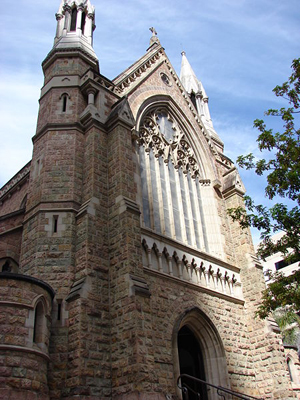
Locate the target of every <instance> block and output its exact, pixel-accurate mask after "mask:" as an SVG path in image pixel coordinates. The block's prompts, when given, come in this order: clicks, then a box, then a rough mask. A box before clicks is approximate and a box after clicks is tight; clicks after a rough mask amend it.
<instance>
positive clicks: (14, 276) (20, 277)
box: [0, 272, 55, 299]
mask: <svg viewBox="0 0 300 400" xmlns="http://www.w3.org/2000/svg"><path fill="white" fill-rule="evenodd" d="M0 279H10V280H15V281H24V282H28V283H31V284H34V285H37V286H40V287H41V288H43V289H45V290H46V291H47V292H48V293H49V294H50V296H51V298H52V299H53V298H54V296H55V292H54V290H53V289H52V287H51V286H50V285H49V284H48V283H46V282H44V281H42V280H40V279H37V278H34V277H33V276H29V275H22V274H15V273H13V272H1V273H0Z"/></svg>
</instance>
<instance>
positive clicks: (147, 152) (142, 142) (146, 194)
mask: <svg viewBox="0 0 300 400" xmlns="http://www.w3.org/2000/svg"><path fill="white" fill-rule="evenodd" d="M135 138H136V140H137V143H138V145H139V160H140V174H141V183H142V203H143V220H144V226H145V227H148V228H150V229H152V230H154V231H156V232H158V233H161V234H164V235H166V236H168V237H172V238H174V239H176V240H179V241H181V242H183V243H186V244H189V245H191V246H193V247H197V248H199V249H205V250H208V249H207V240H206V237H205V236H206V230H205V228H204V218H203V212H202V200H201V196H202V193H201V192H202V189H201V187H202V186H204V185H205V186H206V185H207V184H208V182H209V181H208V180H207V179H206V180H205V179H203V173H202V167H201V164H200V163H199V162H198V160H197V159H196V156H195V154H194V151H193V148H192V146H191V144H190V142H189V139H188V137H187V135H186V133H185V131H184V130H183V129H182V128H181V126H180V125H179V123H178V122H177V120H176V119H175V118H174V117H173V115H172V114H171V113H170V112H169V110H168V109H167V108H165V107H159V108H156V109H152V110H151V111H150V112H148V113H147V114H146V115H145V116H144V118H143V119H142V123H141V126H140V129H139V134H138V135H137V136H136V137H135Z"/></svg>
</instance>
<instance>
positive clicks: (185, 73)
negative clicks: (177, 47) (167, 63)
mask: <svg viewBox="0 0 300 400" xmlns="http://www.w3.org/2000/svg"><path fill="white" fill-rule="evenodd" d="M181 54H182V60H181V70H180V80H181V83H182V85H183V87H184V88H185V90H186V91H187V93H188V94H189V95H190V96H191V99H192V101H193V103H194V105H196V108H197V111H198V114H199V115H200V116H201V117H202V119H203V122H204V124H205V125H208V126H209V127H210V128H212V127H213V124H212V120H211V117H210V112H209V108H208V97H207V94H206V92H205V90H204V87H203V85H202V83H201V81H199V80H198V79H197V77H196V74H195V72H194V71H193V69H192V67H191V65H190V63H189V62H188V59H187V58H186V54H185V52H184V51H183V52H182V53H181Z"/></svg>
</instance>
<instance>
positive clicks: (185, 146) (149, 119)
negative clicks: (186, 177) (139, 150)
mask: <svg viewBox="0 0 300 400" xmlns="http://www.w3.org/2000/svg"><path fill="white" fill-rule="evenodd" d="M164 119H167V120H168V121H169V122H170V123H171V124H172V130H173V133H172V134H170V132H169V134H168V135H166V133H163V132H162V129H161V126H160V123H159V122H160V121H162V123H163V120H164ZM134 138H135V139H136V140H137V143H138V144H139V146H144V148H145V151H146V153H149V152H150V151H151V150H152V151H153V154H154V156H155V157H156V158H159V157H162V158H163V159H164V162H165V163H168V162H169V158H171V160H172V163H173V165H174V167H175V169H178V168H182V170H183V173H184V174H187V173H188V172H190V173H191V177H192V178H195V177H196V176H198V177H200V176H201V172H200V168H199V165H198V162H197V160H196V157H195V155H194V152H193V150H192V148H191V146H190V144H189V143H188V141H187V139H186V135H185V134H184V133H183V132H182V130H181V129H180V127H179V125H178V124H177V122H176V120H175V119H173V118H172V116H171V115H170V113H169V112H168V110H167V109H165V108H157V109H155V110H153V111H151V113H150V114H148V115H147V116H146V117H145V118H144V120H143V124H142V126H141V128H140V132H139V133H138V136H137V137H136V136H134ZM209 182H210V181H209ZM206 183H208V180H207V182H206Z"/></svg>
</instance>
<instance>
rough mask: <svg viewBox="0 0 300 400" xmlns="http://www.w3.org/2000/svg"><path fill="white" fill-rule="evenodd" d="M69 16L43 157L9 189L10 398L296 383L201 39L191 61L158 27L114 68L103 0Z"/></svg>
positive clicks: (3, 208)
mask: <svg viewBox="0 0 300 400" xmlns="http://www.w3.org/2000/svg"><path fill="white" fill-rule="evenodd" d="M56 19H57V31H56V36H55V40H54V46H53V48H52V50H51V51H50V53H49V54H48V56H47V57H46V59H45V60H44V61H43V64H42V67H43V72H44V76H45V81H44V86H43V88H42V90H41V97H40V109H39V115H38V122H37V129H36V134H35V136H34V137H33V155H32V160H31V162H30V163H28V164H27V165H26V166H25V167H24V168H23V169H22V170H21V171H20V172H19V173H18V174H16V176H14V177H13V178H12V179H11V180H10V181H9V182H8V183H7V184H6V185H4V186H3V187H2V189H1V191H0V271H1V272H0V310H1V313H0V320H1V321H0V372H1V373H0V398H1V399H8V400H10V399H20V400H21V399H22V400H50V399H51V400H54V399H64V400H73V399H82V400H99V399H114V400H127V399H136V400H138V399H139V400H163V399H182V398H183V399H186V398H187V397H186V395H185V394H182V391H181V390H180V389H179V387H178V386H177V379H178V377H179V376H180V374H188V375H192V376H196V377H198V378H200V379H202V380H204V381H206V382H208V383H210V384H212V385H215V386H222V387H225V388H228V389H230V390H232V391H238V392H242V393H244V394H245V395H247V396H253V397H255V398H264V399H292V398H294V394H293V389H292V386H291V382H290V379H289V373H288V368H287V364H286V359H285V356H284V349H283V346H282V342H281V338H280V336H279V335H278V333H276V332H274V331H272V330H270V329H269V328H268V325H267V324H266V322H265V321H260V320H258V319H257V318H255V310H256V307H257V305H258V304H259V299H260V292H261V290H262V289H263V288H264V277H263V273H262V268H261V266H260V264H259V263H258V261H257V259H256V257H255V252H254V248H253V245H252V239H251V235H250V232H249V231H247V230H241V229H240V227H239V225H238V224H236V223H233V222H232V221H231V220H230V218H229V217H228V216H227V213H226V210H227V209H228V208H230V207H234V206H238V205H241V204H243V200H242V196H243V194H244V187H243V184H242V182H241V180H240V177H239V175H238V172H237V169H236V167H235V166H234V164H233V163H232V161H231V160H230V159H228V157H226V155H225V154H224V152H223V150H224V149H223V143H222V141H221V139H220V138H219V137H218V135H217V133H216V132H215V130H214V128H213V124H212V121H211V118H210V115H209V109H208V98H207V95H206V93H205V90H204V88H203V86H202V83H201V82H200V81H199V80H198V79H197V78H196V76H195V74H194V72H193V70H192V68H191V66H190V64H189V63H188V60H187V58H186V55H185V54H184V53H183V54H182V69H181V75H180V77H178V76H177V74H176V72H175V71H174V69H173V67H172V65H171V63H170V61H169V59H168V57H167V55H166V53H165V50H164V49H163V47H162V46H161V44H160V42H159V39H158V37H157V34H156V32H155V30H154V29H152V37H151V40H150V47H149V48H148V50H147V51H146V53H145V54H144V55H143V56H142V57H141V58H140V59H139V60H138V61H136V62H135V63H134V64H133V65H132V66H130V67H129V68H128V69H127V70H126V71H124V72H123V73H121V74H120V75H119V76H117V77H116V78H115V79H114V80H113V81H111V80H109V79H107V78H106V77H104V76H102V75H101V74H100V71H99V64H98V59H97V56H96V54H95V53H94V50H93V47H92V40H93V32H94V8H93V6H92V5H91V4H90V1H89V0H86V1H81V0H66V1H62V4H61V6H60V8H59V11H58V13H57V14H56ZM181 384H182V385H183V384H186V385H187V386H189V387H190V388H191V389H192V390H189V398H190V399H194V398H197V397H195V394H194V393H193V390H194V391H196V392H200V393H201V396H202V397H201V398H203V399H208V400H214V399H218V398H220V397H219V396H218V394H217V391H216V390H215V389H214V388H213V387H207V388H206V386H205V385H204V386H203V385H199V384H196V383H195V382H194V381H193V380H189V379H188V378H185V380H184V379H182V382H181ZM179 386H180V384H179ZM205 388H206V389H205ZM226 396H227V397H226V399H227V398H228V399H229V398H230V399H231V398H234V397H230V396H228V395H226ZM248 398H250V397H248Z"/></svg>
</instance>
